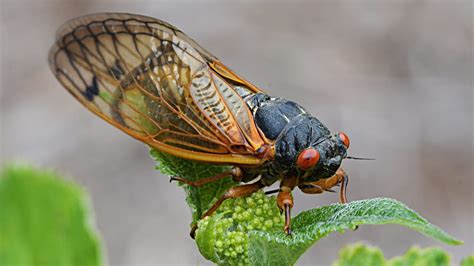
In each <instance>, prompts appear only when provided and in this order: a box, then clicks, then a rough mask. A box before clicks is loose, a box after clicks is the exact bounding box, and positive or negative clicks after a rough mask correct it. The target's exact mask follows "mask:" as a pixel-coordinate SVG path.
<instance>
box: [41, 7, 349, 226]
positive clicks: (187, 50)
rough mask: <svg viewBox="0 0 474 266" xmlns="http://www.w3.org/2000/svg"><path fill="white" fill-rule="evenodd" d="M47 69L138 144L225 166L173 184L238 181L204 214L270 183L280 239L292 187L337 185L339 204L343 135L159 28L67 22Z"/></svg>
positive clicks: (135, 19) (122, 19) (127, 19)
mask: <svg viewBox="0 0 474 266" xmlns="http://www.w3.org/2000/svg"><path fill="white" fill-rule="evenodd" d="M49 64H50V67H51V70H52V71H53V73H54V75H55V76H56V78H57V79H58V80H59V82H60V83H61V84H62V85H63V86H64V87H65V88H66V89H67V90H68V91H69V92H70V93H71V94H72V95H73V96H74V97H75V98H76V99H77V100H78V101H79V102H80V103H82V104H83V105H84V106H85V107H86V108H87V109H89V110H90V111H92V112H93V113H95V114H96V115H98V116H99V117H101V118H102V119H104V120H105V121H107V122H108V123H110V124H112V125H113V126H115V127H117V128H118V129H120V130H122V131H123V132H125V133H127V134H128V135H130V136H132V137H134V138H135V139H137V140H140V141H142V142H144V143H145V144H147V145H149V146H151V147H153V148H156V149H158V150H160V151H162V152H164V153H168V154H172V155H175V156H177V157H180V158H183V159H187V160H195V161H201V162H206V163H210V164H224V165H229V166H232V167H230V168H229V169H231V170H230V171H228V172H225V173H222V174H219V175H217V176H211V177H207V178H204V179H201V180H199V181H197V182H191V181H189V180H186V179H183V178H180V177H172V180H176V181H179V182H183V183H186V184H188V185H190V186H202V185H205V184H207V183H210V182H215V181H217V180H219V179H222V178H226V177H229V176H232V178H233V179H234V180H235V181H238V182H241V184H240V185H238V186H235V187H232V188H230V189H229V190H228V191H227V192H226V193H225V194H224V195H222V197H221V198H220V199H218V200H217V201H216V203H215V204H214V205H213V206H212V207H211V208H210V209H209V210H208V211H207V212H206V213H205V214H204V215H203V217H205V216H209V215H212V214H213V213H214V212H215V211H216V209H217V208H218V207H219V206H220V205H221V204H222V202H223V201H224V200H226V199H229V198H238V197H244V196H248V195H250V194H252V193H254V192H256V191H258V190H260V189H262V188H264V187H267V186H270V185H272V184H274V183H275V182H279V189H278V190H277V191H275V192H278V196H277V204H278V207H279V208H280V210H281V211H282V212H284V213H285V225H284V231H285V232H286V233H287V234H290V233H291V229H290V219H291V215H290V212H291V208H292V207H293V198H292V191H293V189H295V188H296V187H298V188H299V189H300V190H301V191H302V192H304V193H308V194H318V193H322V192H324V191H332V190H331V188H332V187H334V186H336V185H340V187H341V189H340V196H339V199H340V202H342V203H345V202H346V196H345V192H346V185H347V182H348V179H347V175H346V174H345V173H344V171H343V169H342V168H341V167H340V166H341V162H342V160H343V159H345V158H346V157H348V156H347V149H348V148H349V143H350V142H349V137H348V136H347V135H346V134H344V133H336V134H332V133H331V132H330V131H329V130H328V128H327V127H326V126H324V125H323V124H322V123H321V122H320V121H319V120H318V119H317V118H316V117H314V116H312V115H311V114H310V113H309V112H308V111H307V110H306V109H304V108H303V107H302V106H300V105H299V104H297V103H295V102H293V101H290V100H286V99H283V98H279V97H273V96H270V95H268V94H267V93H265V92H264V91H263V90H261V89H260V88H259V87H257V86H255V85H253V84H252V83H250V82H248V81H247V80H245V79H244V78H242V77H241V76H240V75H238V74H236V73H235V72H233V71H232V70H230V69H229V68H228V67H227V66H225V65H224V64H223V63H222V62H221V61H219V59H217V57H215V56H214V55H212V54H211V53H210V52H208V51H207V50H206V49H204V48H202V47H201V46H199V45H198V44H197V43H196V42H195V41H193V40H192V39H191V38H189V37H188V36H187V35H185V34H184V33H183V32H182V31H181V30H179V29H177V28H175V27H174V26H172V25H170V24H168V23H166V22H164V21H161V20H159V19H155V18H151V17H146V16H141V15H133V14H126V13H101V14H93V15H87V16H83V17H79V18H76V19H73V20H71V21H69V22H67V23H66V24H65V25H64V26H62V27H61V28H60V29H59V30H58V33H57V36H56V42H55V44H54V45H53V47H52V48H51V51H50V53H49Z"/></svg>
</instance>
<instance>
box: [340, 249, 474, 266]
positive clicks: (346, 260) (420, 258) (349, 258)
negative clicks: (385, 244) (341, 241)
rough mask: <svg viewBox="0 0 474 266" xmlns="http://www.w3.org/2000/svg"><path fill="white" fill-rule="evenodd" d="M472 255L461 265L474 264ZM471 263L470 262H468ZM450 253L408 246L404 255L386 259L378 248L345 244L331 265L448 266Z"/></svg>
mask: <svg viewBox="0 0 474 266" xmlns="http://www.w3.org/2000/svg"><path fill="white" fill-rule="evenodd" d="M473 258H474V256H469V257H466V258H465V259H463V261H462V262H461V266H468V265H474V264H473ZM469 263H471V264H469ZM450 265H451V258H450V255H449V254H448V253H447V252H446V251H444V250H442V249H440V248H437V247H430V248H425V249H421V248H419V247H412V248H410V249H409V250H408V251H407V252H406V253H405V254H404V255H402V256H398V257H394V258H392V259H386V258H385V257H384V255H383V253H382V251H381V250H380V249H379V248H376V247H370V246H367V245H364V244H355V245H350V246H347V247H345V248H343V249H341V250H340V252H339V258H338V259H337V260H336V261H335V262H334V263H333V266H450Z"/></svg>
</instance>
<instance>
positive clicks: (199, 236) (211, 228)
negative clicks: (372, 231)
mask: <svg viewBox="0 0 474 266" xmlns="http://www.w3.org/2000/svg"><path fill="white" fill-rule="evenodd" d="M151 155H152V157H153V158H154V159H155V160H156V161H157V163H158V164H157V169H159V170H160V171H162V172H163V173H165V174H168V175H172V176H173V175H176V176H180V177H182V178H186V179H189V180H198V179H200V178H205V177H208V176H210V174H211V173H210V172H212V173H213V174H216V173H219V172H222V171H223V170H224V169H225V168H223V167H221V166H212V165H208V164H203V163H198V162H189V161H186V160H182V159H179V158H177V157H174V156H171V155H168V154H164V153H161V152H158V151H156V150H152V151H151ZM233 184H234V183H233V182H232V181H231V180H230V178H229V179H224V180H223V181H221V182H216V183H212V184H207V185H205V186H203V187H199V188H192V187H189V186H187V185H185V186H184V188H185V190H186V191H187V194H188V198H187V202H188V204H189V206H190V208H191V209H192V211H193V218H194V219H193V222H195V221H196V220H197V218H198V217H200V216H201V215H202V213H203V212H204V211H205V210H206V209H207V208H209V207H210V206H211V205H212V203H213V202H214V201H215V200H216V199H217V198H218V197H219V196H220V195H222V194H223V193H224V192H225V190H226V189H228V188H229V187H231V186H232V185H233ZM209 195H212V196H211V197H209ZM255 202H259V204H255ZM268 221H271V224H270V223H268V225H267V226H266V225H265V224H266V222H268ZM281 224H282V218H281V216H280V214H279V210H278V208H277V205H276V203H275V198H274V197H266V196H264V195H263V193H261V192H260V193H255V194H253V195H251V196H249V197H247V198H243V199H231V200H227V201H226V203H225V204H223V206H221V207H220V208H219V209H218V211H217V212H216V215H213V216H211V217H208V218H206V219H204V220H203V221H200V222H199V224H198V225H199V226H198V230H197V232H196V243H197V245H198V248H199V250H200V251H201V254H202V255H203V256H204V257H205V258H207V259H209V260H211V261H213V262H215V263H217V264H221V265H235V264H250V265H292V264H294V263H295V262H296V261H297V260H298V258H299V257H300V256H301V255H302V254H303V253H304V252H305V251H306V250H307V249H308V248H309V247H310V246H311V245H313V244H314V243H315V242H317V241H318V240H319V239H321V238H323V237H325V236H327V235H328V234H329V233H331V232H334V231H339V232H343V231H344V230H347V229H355V228H356V227H357V226H359V225H364V224H399V225H402V226H406V227H408V228H411V229H413V230H416V231H418V232H421V233H423V234H425V235H427V236H429V237H432V238H434V239H436V240H438V241H441V242H444V243H446V244H451V245H458V244H461V243H462V242H461V241H459V240H456V239H454V238H453V237H451V236H449V235H448V234H447V233H445V232H444V231H442V230H441V229H440V228H438V227H436V226H434V225H432V224H430V223H429V222H428V221H427V220H425V219H424V218H422V217H421V216H420V215H418V214H417V213H416V212H414V211H413V210H411V209H409V208H408V207H407V206H405V205H404V204H402V203H401V202H398V201H396V200H393V199H384V198H378V199H368V200H361V201H354V202H351V203H349V204H333V205H329V206H323V207H321V208H316V209H312V210H308V211H304V212H302V213H300V214H298V215H297V216H296V217H293V223H292V229H293V234H292V236H291V237H288V236H286V235H285V234H283V233H282V230H281ZM249 225H251V226H249Z"/></svg>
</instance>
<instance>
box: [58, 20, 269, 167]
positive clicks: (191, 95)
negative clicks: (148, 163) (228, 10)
mask: <svg viewBox="0 0 474 266" xmlns="http://www.w3.org/2000/svg"><path fill="white" fill-rule="evenodd" d="M49 61H50V66H51V69H52V71H53V72H54V74H55V75H56V77H57V79H58V80H59V81H60V82H61V83H62V84H63V86H64V87H65V88H66V89H67V90H68V91H69V92H70V93H71V94H72V95H73V96H74V97H75V98H76V99H78V100H79V101H80V102H81V103H82V104H83V105H84V106H86V107H87V108H88V109H89V110H91V111H92V112H94V113H95V114H97V115H98V116H100V117H101V118H103V119H104V120H106V121H107V122H109V123H111V124H112V125H114V126H116V127H117V128H119V129H121V130H122V131H124V132H126V133H127V134H129V135H131V136H133V137H134V138H136V139H139V140H141V141H143V142H145V143H147V144H149V145H150V146H153V147H155V148H157V149H160V150H162V151H164V152H168V153H171V154H173V155H176V156H180V157H182V158H185V159H193V160H200V161H206V162H216V163H231V164H244V165H245V164H248V165H258V164H261V163H263V161H262V159H260V158H259V156H258V154H257V152H256V151H257V150H258V148H259V147H261V146H262V145H265V144H267V140H266V139H265V137H263V136H262V135H261V134H260V133H259V131H258V129H257V128H256V126H255V122H254V120H253V117H252V115H251V113H250V111H249V109H248V107H247V105H246V104H245V102H244V101H243V100H242V97H241V96H240V95H239V94H238V93H237V91H236V90H235V89H234V87H233V84H235V85H238V86H239V88H240V87H245V88H247V89H248V91H250V92H259V90H258V89H257V88H256V87H255V86H253V85H251V84H250V83H248V82H246V81H244V80H242V79H241V78H240V77H238V76H237V75H235V74H233V73H232V72H231V71H230V70H228V69H227V68H226V67H225V66H223V65H222V64H221V63H220V62H219V61H218V60H217V58H215V57H214V56H213V55H211V54H210V53H209V52H207V51H206V50H205V49H203V48H201V47H200V46H199V45H198V44H196V43H195V42H194V41H193V40H192V39H190V38H189V37H187V36H186V35H185V34H184V33H182V32H181V31H180V30H179V29H177V28H175V27H173V26H171V25H169V24H167V23H166V22H163V21H160V20H157V19H153V18H149V17H144V16H138V15H130V14H116V13H104V14H95V15H89V16H85V17H80V18H77V19H75V20H72V21H70V22H68V23H66V24H65V25H64V26H63V27H62V28H61V29H60V30H59V31H58V34H57V39H56V43H55V45H54V46H53V47H52V49H51V51H50V56H49ZM216 66H217V67H216ZM232 83H233V84H232Z"/></svg>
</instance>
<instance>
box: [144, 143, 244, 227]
mask: <svg viewBox="0 0 474 266" xmlns="http://www.w3.org/2000/svg"><path fill="white" fill-rule="evenodd" d="M150 155H151V156H152V157H153V158H154V159H155V161H156V162H157V165H156V169H158V170H159V171H160V172H161V173H163V174H165V175H169V176H179V177H181V178H185V179H187V180H191V181H197V180H199V179H202V178H206V177H211V176H215V175H217V174H220V173H222V172H224V171H226V170H229V167H228V166H220V165H212V164H207V163H201V162H196V161H190V160H184V159H181V158H178V157H176V156H173V155H170V154H166V153H163V152H160V151H158V150H155V149H151V150H150ZM236 184H237V183H236V182H234V181H232V178H231V177H228V178H224V179H222V180H220V181H216V182H213V183H210V184H206V185H204V186H201V187H198V188H195V187H191V186H188V185H183V187H184V189H185V191H186V195H187V197H186V202H187V203H188V205H189V207H190V208H191V210H192V213H193V221H192V223H195V222H197V221H198V220H199V219H200V218H201V217H202V215H203V214H204V212H205V211H206V210H207V209H209V208H210V207H211V206H212V204H213V203H214V202H215V201H216V200H217V199H218V198H219V197H220V196H222V195H223V194H224V193H225V192H226V191H227V190H228V189H229V188H231V187H233V186H235V185H236Z"/></svg>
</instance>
